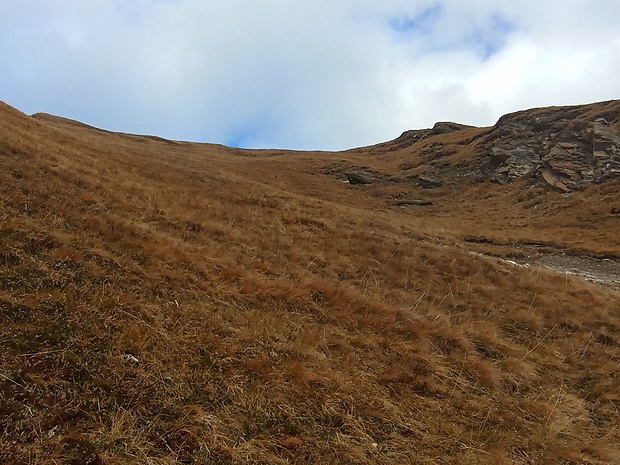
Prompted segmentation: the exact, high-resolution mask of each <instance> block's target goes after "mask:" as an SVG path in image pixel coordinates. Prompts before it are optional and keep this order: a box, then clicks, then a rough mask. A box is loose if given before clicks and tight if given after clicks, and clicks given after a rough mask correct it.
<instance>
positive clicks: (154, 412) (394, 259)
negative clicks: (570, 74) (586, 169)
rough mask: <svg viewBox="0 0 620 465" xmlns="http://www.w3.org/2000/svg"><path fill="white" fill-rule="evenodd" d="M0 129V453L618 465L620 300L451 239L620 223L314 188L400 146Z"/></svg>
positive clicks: (159, 460)
mask: <svg viewBox="0 0 620 465" xmlns="http://www.w3.org/2000/svg"><path fill="white" fill-rule="evenodd" d="M0 122H1V124H0V345H1V349H2V350H0V367H1V371H0V462H4V463H41V464H48V463H49V464H51V463H76V464H77V463H91V464H96V463H100V464H121V463H154V464H168V463H170V464H172V463H194V462H195V463H382V464H390V463H394V464H396V463H438V462H441V463H550V462H561V461H564V462H565V463H583V462H585V463H610V462H611V463H617V462H618V461H620V450H619V449H618V446H617V444H620V433H619V431H618V426H619V420H620V415H619V414H618V406H619V405H620V396H619V395H618V392H620V375H618V373H620V358H619V350H618V344H619V343H620V334H619V333H620V317H619V315H618V308H619V304H620V298H619V295H618V293H615V292H614V291H611V290H607V289H604V288H600V287H597V286H594V285H591V284H588V283H585V282H583V281H581V280H579V279H577V278H572V277H566V276H560V275H557V274H553V273H551V272H547V271H545V270H542V269H519V268H509V267H506V266H504V265H501V264H497V263H494V262H491V261H488V260H486V259H484V258H481V257H476V256H472V255H471V254H469V253H468V252H467V250H466V249H465V248H464V246H462V245H459V244H460V242H459V240H460V238H462V237H464V236H466V235H468V234H478V235H481V234H483V235H485V236H489V235H490V236H493V237H495V238H497V239H502V238H508V239H515V238H516V239H519V238H528V237H532V235H536V236H537V237H543V238H547V239H548V240H553V241H564V242H567V241H571V240H572V241H573V242H572V244H573V245H574V246H575V247H581V248H588V247H590V248H591V249H594V248H595V245H593V244H594V243H595V242H596V241H595V240H594V239H593V238H595V237H599V239H601V241H600V242H599V243H600V244H602V245H597V246H596V247H601V248H604V249H605V250H611V251H613V252H617V250H615V249H614V247H618V245H617V241H616V242H614V241H613V237H616V238H617V235H616V236H614V234H615V231H617V229H616V230H614V229H613V228H612V227H609V226H608V225H606V223H602V226H601V227H600V228H599V229H598V230H594V231H593V232H591V233H586V236H585V237H586V239H583V238H580V239H576V238H575V235H574V232H573V234H570V231H569V233H566V232H565V231H558V230H557V228H541V225H542V224H543V221H544V220H545V217H546V216H545V213H544V211H543V212H542V213H540V210H537V211H536V212H532V211H531V209H527V208H524V207H522V206H521V205H519V204H518V202H517V203H515V202H514V201H513V200H512V199H514V196H515V195H518V194H517V193H516V192H517V191H515V190H513V191H510V190H509V188H507V187H504V189H507V190H505V191H503V192H506V193H505V194H503V197H502V194H501V192H502V191H501V190H500V189H501V187H500V186H494V185H486V184H485V185H483V186H482V187H481V186H472V187H470V188H468V189H467V190H464V191H460V193H456V192H455V193H451V191H450V190H448V191H447V192H445V193H443V194H428V193H426V192H422V191H420V190H416V189H417V188H415V187H411V186H406V187H403V186H393V185H385V186H378V187H376V186H373V187H368V186H362V187H360V188H353V187H352V186H348V185H345V184H343V183H341V182H340V181H338V180H337V179H336V178H335V177H334V176H328V175H324V174H321V173H322V170H324V168H325V167H329V166H333V165H334V164H335V163H336V164H337V163H352V164H365V165H368V166H373V165H375V167H380V168H381V169H384V170H389V169H390V166H392V168H393V170H396V169H397V168H396V166H397V164H398V163H399V161H398V157H405V156H406V154H399V153H396V154H392V155H390V154H386V155H378V156H375V157H370V158H369V154H368V153H365V152H364V151H363V150H360V151H357V152H349V153H337V154H333V153H294V152H277V151H256V152H250V151H240V150H233V149H228V148H225V147H220V146H212V145H199V144H189V143H180V142H178V143H177V142H169V141H163V140H158V139H155V138H147V137H137V136H129V135H121V134H110V133H105V132H101V131H97V130H93V129H91V128H88V127H83V126H79V125H76V124H74V123H71V122H67V121H63V120H60V119H56V118H50V117H40V118H38V119H34V118H31V117H26V116H24V115H22V114H21V113H19V112H17V111H15V110H13V109H11V108H9V107H4V106H2V107H0ZM468 131H476V129H471V130H468ZM409 156H413V155H411V154H410V155H409ZM394 172H395V171H394ZM616 186H617V184H616ZM457 187H458V186H457ZM516 188H518V186H516ZM604 188H605V186H602V187H601V186H599V187H596V188H594V190H593V192H594V194H592V193H591V194H588V192H585V193H581V194H578V196H575V197H573V198H572V199H569V200H567V199H565V198H562V197H561V196H555V194H553V193H541V195H545V196H547V197H548V198H547V199H546V200H547V201H548V203H549V202H555V203H556V204H557V205H560V206H563V207H565V208H564V209H563V210H562V209H561V210H559V211H566V210H567V209H568V210H570V209H571V208H572V209H573V210H578V205H577V206H576V204H578V203H579V202H583V203H587V201H588V197H587V196H588V195H595V194H596V195H599V194H597V192H598V191H596V189H604ZM397 189H399V190H402V189H408V191H407V192H406V194H407V195H414V196H419V195H434V196H438V197H437V199H435V204H434V205H433V206H432V207H430V209H427V210H414V211H412V210H407V211H403V210H402V209H396V208H393V207H390V205H389V202H388V201H387V200H386V199H389V198H391V196H392V195H393V194H394V191H395V190H397ZM484 189H490V190H495V191H497V193H498V196H495V197H493V198H489V199H486V203H485V199H484V197H485V195H486V194H485V193H484ZM440 195H443V196H444V197H441V198H440V197H439V196H440ZM600 195H608V194H604V193H603V194H600ZM597 198H598V197H597ZM510 201H513V203H509V202H510ZM502 202H504V203H502ZM562 202H564V203H562ZM570 202H573V203H574V204H575V205H573V204H570ZM592 208H597V207H592ZM489 211H490V212H492V213H493V214H491V215H489ZM485 213H486V216H485ZM456 215H458V217H459V220H458V221H455V219H454V218H455V216H456ZM528 215H531V216H528ZM553 215H555V216H553ZM548 216H551V217H552V224H555V223H553V222H557V224H564V225H567V227H569V226H570V224H571V221H572V223H578V221H574V220H570V219H569V218H574V215H573V216H572V217H569V215H565V216H561V215H560V214H559V213H557V214H556V213H553V212H547V217H548ZM508 217H511V218H513V219H514V220H515V221H520V223H514V224H513V225H511V226H510V227H508V226H507V225H506V218H508ZM601 221H602V220H601ZM605 221H608V220H605ZM515 224H516V225H517V226H515ZM518 225H521V226H518ZM574 228H576V229H574V230H578V229H579V228H580V225H579V224H576V225H574ZM582 229H583V228H582ZM481 230H482V231H481ZM588 234H590V235H588ZM511 235H512V236H514V237H511ZM582 237H584V236H582ZM579 241H582V242H583V243H579ZM439 242H441V243H453V244H454V246H451V247H445V246H444V245H441V244H440V243H439ZM136 360H137V361H136Z"/></svg>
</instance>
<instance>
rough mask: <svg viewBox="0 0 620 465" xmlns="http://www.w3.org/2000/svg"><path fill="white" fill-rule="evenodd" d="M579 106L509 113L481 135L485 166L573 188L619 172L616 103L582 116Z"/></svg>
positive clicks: (497, 177) (500, 178)
mask: <svg viewBox="0 0 620 465" xmlns="http://www.w3.org/2000/svg"><path fill="white" fill-rule="evenodd" d="M579 108H580V107H562V108H550V109H540V110H535V111H533V110H530V111H524V112H519V113H513V114H509V115H506V116H503V117H502V118H500V120H499V121H498V122H497V124H496V125H495V127H494V128H493V130H492V131H491V132H490V133H489V134H488V135H487V136H486V137H485V142H486V143H487V150H488V155H487V157H486V158H487V160H486V163H487V165H486V169H484V170H483V171H486V172H487V173H488V174H489V177H490V179H491V180H492V181H494V182H498V183H508V182H512V181H513V180H515V179H517V178H520V177H522V176H525V175H528V176H532V177H535V178H537V179H540V180H542V181H544V182H546V183H548V184H549V185H551V186H553V187H554V188H556V189H559V190H562V191H566V192H568V191H573V190H578V189H582V188H584V187H586V186H587V185H588V184H591V183H601V182H605V181H607V180H610V179H613V178H616V177H619V176H620V130H618V129H617V127H618V126H617V123H618V118H619V113H620V106H618V105H617V104H616V105H615V111H607V112H605V116H597V115H594V116H590V117H589V118H587V117H585V118H584V117H583V114H582V112H580V111H579Z"/></svg>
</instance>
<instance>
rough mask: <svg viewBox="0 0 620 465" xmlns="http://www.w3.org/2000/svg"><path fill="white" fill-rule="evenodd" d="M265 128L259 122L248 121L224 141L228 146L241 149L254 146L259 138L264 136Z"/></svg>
mask: <svg viewBox="0 0 620 465" xmlns="http://www.w3.org/2000/svg"><path fill="white" fill-rule="evenodd" d="M263 132H264V128H263V127H262V125H261V124H260V123H258V122H255V123H247V124H245V125H243V126H241V127H239V128H237V129H236V130H234V131H233V132H232V134H231V135H230V136H228V137H227V138H226V140H225V141H224V145H227V146H228V147H236V148H240V149H247V148H253V147H255V146H256V143H257V142H258V140H259V139H261V138H262V136H263Z"/></svg>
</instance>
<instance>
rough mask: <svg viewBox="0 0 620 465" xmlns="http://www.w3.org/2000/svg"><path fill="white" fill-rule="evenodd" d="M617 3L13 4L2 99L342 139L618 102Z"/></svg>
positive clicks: (151, 128)
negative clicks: (552, 107) (514, 113)
mask: <svg viewBox="0 0 620 465" xmlns="http://www.w3.org/2000/svg"><path fill="white" fill-rule="evenodd" d="M619 25H620V2H618V1H617V0H597V1H592V0H514V1H498V0H495V1H493V0H468V1H466V2H464V1H457V0H437V1H434V0H433V1H424V0H313V1H312V2H309V1H293V0H226V1H222V0H88V1H84V0H19V1H17V0H0V100H2V101H4V102H6V103H8V104H9V105H12V106H14V107H16V108H17V109H19V110H21V111H23V112H25V113H28V114H32V113H36V112H46V113H51V114H55V115H59V116H64V117H67V118H71V119H76V120H79V121H82V122H84V123H86V124H89V125H92V126H96V127H100V128H103V129H108V130H113V131H122V132H130V133H136V134H152V135H158V136H161V137H165V138H168V139H176V140H190V141H197V142H214V143H221V144H226V145H231V146H236V147H248V148H288V149H301V150H341V149H346V148H351V147H360V146H365V145H371V144H375V143H378V142H382V141H385V140H390V139H394V138H395V137H397V136H399V135H400V134H401V133H402V132H403V131H406V130H408V129H421V128H427V127H432V125H433V124H434V123H435V122H437V121H455V122H459V123H464V124H471V125H476V126H490V125H493V124H494V123H495V122H496V121H497V119H498V118H499V117H500V116H501V115H503V114H505V113H509V112H512V111H517V110H522V109H527V108H532V107H540V106H549V105H572V104H581V103H591V102H595V101H603V100H611V99H618V98H620V26H619Z"/></svg>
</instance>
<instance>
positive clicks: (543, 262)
mask: <svg viewBox="0 0 620 465" xmlns="http://www.w3.org/2000/svg"><path fill="white" fill-rule="evenodd" d="M466 242H468V243H470V244H471V246H472V249H473V253H474V254H478V255H483V256H486V257H490V258H495V259H497V260H500V261H501V262H503V263H508V264H511V265H514V266H526V267H532V266H544V267H546V268H549V269H551V270H554V271H557V272H559V273H566V274H571V275H575V276H580V277H582V278H584V279H586V280H588V281H590V282H593V283H597V284H600V285H603V286H607V287H611V288H614V289H618V290H620V256H616V255H613V254H607V255H597V254H589V253H587V252H584V251H579V250H572V249H567V248H566V247H563V246H561V245H559V244H553V243H544V244H542V243H536V242H528V241H524V242H522V243H518V244H514V243H512V244H503V243H498V242H494V241H492V240H489V239H486V238H470V239H466Z"/></svg>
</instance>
